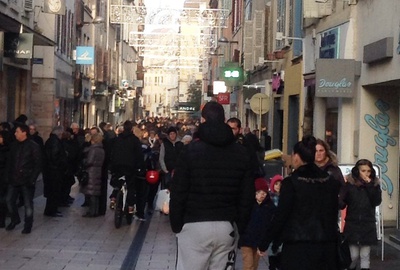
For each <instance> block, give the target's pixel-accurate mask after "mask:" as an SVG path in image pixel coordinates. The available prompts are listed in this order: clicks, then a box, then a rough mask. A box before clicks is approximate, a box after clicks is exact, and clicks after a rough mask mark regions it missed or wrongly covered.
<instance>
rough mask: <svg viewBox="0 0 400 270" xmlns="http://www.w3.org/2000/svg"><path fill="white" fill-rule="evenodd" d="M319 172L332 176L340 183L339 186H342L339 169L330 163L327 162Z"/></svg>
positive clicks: (342, 179) (342, 180) (341, 175)
mask: <svg viewBox="0 0 400 270" xmlns="http://www.w3.org/2000/svg"><path fill="white" fill-rule="evenodd" d="M320 169H321V170H323V171H324V172H327V173H329V174H331V175H332V176H333V178H335V179H336V180H337V181H339V182H340V185H342V186H343V185H344V184H345V181H344V177H343V174H342V171H341V170H340V168H339V167H338V166H337V165H336V164H334V163H333V162H332V161H328V162H327V163H326V164H325V165H324V166H322V167H320Z"/></svg>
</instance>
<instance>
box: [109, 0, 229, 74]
mask: <svg viewBox="0 0 400 270" xmlns="http://www.w3.org/2000/svg"><path fill="white" fill-rule="evenodd" d="M135 2H138V1H135ZM109 14H110V15H109V16H110V23H113V24H128V25H131V26H132V25H133V28H136V29H137V30H138V31H130V32H129V45H130V46H133V47H135V48H136V50H137V51H138V54H139V56H141V57H143V58H144V59H145V61H146V66H147V67H149V68H150V67H152V66H154V67H155V68H159V67H160V63H159V60H160V59H165V57H167V59H166V60H168V61H169V62H168V63H169V64H171V63H170V61H171V60H176V61H175V63H176V65H175V66H174V67H175V68H182V69H187V68H193V69H199V66H198V65H188V64H187V63H188V62H189V61H192V63H193V62H194V61H199V62H200V63H202V64H203V65H204V64H206V63H207V61H206V60H205V59H206V58H207V56H208V55H209V53H210V52H211V51H214V50H215V49H216V46H217V33H218V32H219V31H218V30H217V29H220V28H227V21H228V16H229V10H227V9H207V8H205V6H204V5H199V7H198V8H192V7H191V8H188V7H181V8H176V7H169V6H165V7H162V8H158V7H157V8H155V7H149V8H146V6H144V5H140V4H133V3H132V4H130V5H129V4H126V2H125V4H124V1H122V0H111V2H110V13H109ZM194 57H195V58H196V59H198V60H194V59H193V58H194ZM200 68H201V65H200Z"/></svg>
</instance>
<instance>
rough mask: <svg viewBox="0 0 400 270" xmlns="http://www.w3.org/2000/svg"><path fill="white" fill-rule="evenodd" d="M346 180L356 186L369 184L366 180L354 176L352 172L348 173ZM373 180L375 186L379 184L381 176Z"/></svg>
mask: <svg viewBox="0 0 400 270" xmlns="http://www.w3.org/2000/svg"><path fill="white" fill-rule="evenodd" d="M346 180H347V183H349V184H350V185H354V186H358V187H359V186H364V185H366V184H367V183H366V182H364V181H362V180H360V179H357V178H354V177H353V175H351V174H348V175H346ZM371 182H372V183H373V184H374V186H377V185H379V178H377V177H375V179H374V180H373V181H371Z"/></svg>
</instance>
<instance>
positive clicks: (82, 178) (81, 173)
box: [76, 167, 89, 186]
mask: <svg viewBox="0 0 400 270" xmlns="http://www.w3.org/2000/svg"><path fill="white" fill-rule="evenodd" d="M76 178H78V181H79V184H80V185H81V186H86V185H87V184H88V183H89V173H88V172H87V171H86V170H85V169H84V168H83V167H80V168H79V170H78V172H77V173H76Z"/></svg>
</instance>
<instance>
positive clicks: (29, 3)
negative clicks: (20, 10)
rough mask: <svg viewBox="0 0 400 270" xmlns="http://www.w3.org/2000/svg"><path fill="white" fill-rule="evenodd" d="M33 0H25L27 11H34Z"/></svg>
mask: <svg viewBox="0 0 400 270" xmlns="http://www.w3.org/2000/svg"><path fill="white" fill-rule="evenodd" d="M33 6H34V4H33V0H24V9H25V11H33Z"/></svg>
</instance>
